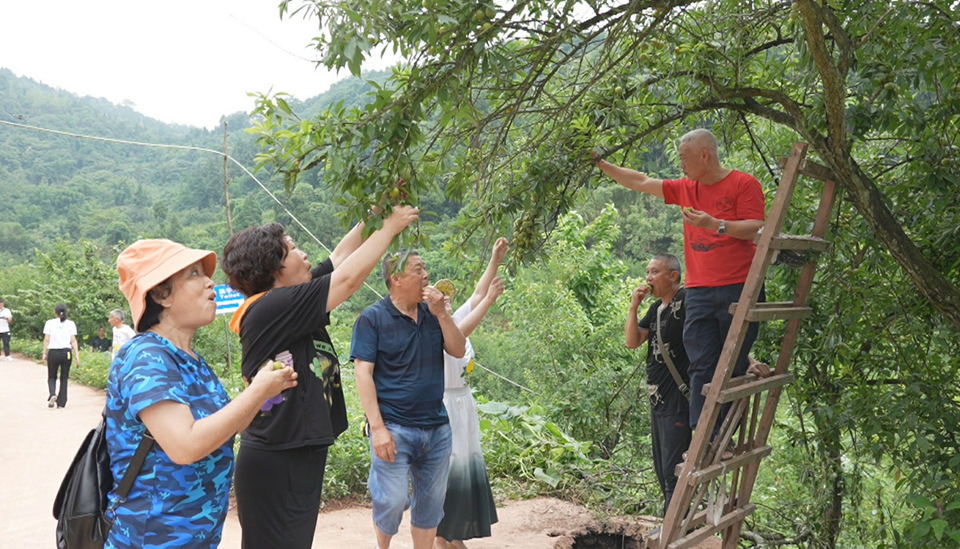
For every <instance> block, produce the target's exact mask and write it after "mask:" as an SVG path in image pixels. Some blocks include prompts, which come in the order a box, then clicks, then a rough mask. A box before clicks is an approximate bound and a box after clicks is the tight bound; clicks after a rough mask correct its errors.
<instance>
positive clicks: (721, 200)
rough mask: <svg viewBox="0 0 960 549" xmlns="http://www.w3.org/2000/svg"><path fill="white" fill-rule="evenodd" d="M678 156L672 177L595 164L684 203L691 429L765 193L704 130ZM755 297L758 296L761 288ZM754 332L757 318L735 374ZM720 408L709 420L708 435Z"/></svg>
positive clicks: (626, 182)
mask: <svg viewBox="0 0 960 549" xmlns="http://www.w3.org/2000/svg"><path fill="white" fill-rule="evenodd" d="M679 156H680V169H681V170H683V173H684V175H686V177H685V178H683V179H676V180H669V179H667V180H664V179H654V178H652V177H649V176H647V175H646V174H643V173H640V172H637V171H635V170H631V169H628V168H621V167H618V166H614V165H613V164H610V163H609V162H607V161H605V160H599V161H597V163H596V166H597V167H598V168H600V169H601V170H603V172H604V173H606V174H607V175H609V176H610V177H612V178H613V179H614V180H616V181H617V183H619V184H621V185H623V186H624V187H626V188H628V189H631V190H634V191H637V192H642V193H647V194H650V195H653V196H656V197H658V198H661V199H663V200H664V202H665V203H667V204H677V205H679V206H681V207H682V208H683V212H682V214H683V247H684V262H685V264H686V270H687V273H686V281H685V282H686V283H685V287H686V289H687V293H686V299H685V303H686V320H685V322H684V329H683V340H684V346H685V348H686V352H687V356H688V357H689V359H690V365H689V369H688V372H689V376H690V427H691V428H696V427H697V423H698V420H699V419H700V413H701V411H702V410H703V405H704V396H703V395H702V394H701V392H702V389H703V386H704V384H706V383H709V382H710V381H711V379H713V374H714V371H715V370H716V368H717V362H718V361H719V359H720V352H721V350H722V349H723V343H724V340H725V339H726V337H727V331H728V330H729V329H730V323H731V321H732V319H733V315H731V314H730V305H731V304H733V303H737V302H738V301H739V300H740V294H741V292H742V291H743V285H744V282H745V281H746V279H747V274H748V273H749V271H750V264H751V262H752V261H753V256H754V253H755V252H756V249H757V246H756V244H754V242H753V239H754V237H755V236H756V234H757V231H758V230H759V229H760V228H761V227H763V223H764V198H763V191H762V189H761V188H760V183H759V182H758V181H757V179H756V178H755V177H753V176H752V175H749V174H747V173H744V172H740V171H737V170H733V169H728V168H724V167H723V166H721V165H720V159H719V157H718V146H717V139H716V137H714V135H713V134H712V133H710V131H708V130H705V129H697V130H693V131H691V132H689V133H687V134H686V135H684V136H683V137H682V138H681V139H680V148H679ZM759 301H764V293H763V291H762V290H761V293H760V298H759ZM758 330H759V326H758V325H757V324H756V323H752V324H751V325H750V327H749V329H748V330H747V333H746V337H745V338H744V341H743V347H742V348H741V350H740V354H739V357H738V360H737V366H736V368H735V369H734V375H735V376H739V375H743V374H744V373H745V372H746V371H747V366H748V363H749V361H748V356H749V353H750V348H751V347H752V346H753V343H754V341H755V340H756V338H757V332H758ZM724 412H725V411H724ZM724 412H721V414H720V417H719V418H718V420H717V422H716V424H715V425H713V426H708V427H709V428H712V429H713V430H714V434H716V430H717V429H718V428H719V426H720V425H721V424H722V423H723V417H724Z"/></svg>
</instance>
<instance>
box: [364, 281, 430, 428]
mask: <svg viewBox="0 0 960 549" xmlns="http://www.w3.org/2000/svg"><path fill="white" fill-rule="evenodd" d="M358 359H359V360H363V361H366V362H372V363H373V382H374V385H375V386H376V388H377V402H378V404H379V405H380V415H381V416H383V421H384V422H388V423H396V424H399V425H405V426H408V427H436V426H438V425H445V424H446V423H447V422H448V420H447V410H446V409H445V408H444V407H443V332H442V331H441V330H440V321H439V320H437V317H435V316H433V314H431V313H430V310H429V309H428V308H427V304H426V303H424V302H420V303H419V304H418V305H417V321H416V322H414V321H413V319H412V318H410V317H408V316H406V315H404V314H403V313H401V312H400V311H399V310H398V309H397V308H396V306H394V304H393V301H391V300H390V296H389V295H388V296H387V297H385V298H383V299H382V300H381V301H380V302H378V303H377V304H375V305H373V306H372V307H369V308H367V309H366V310H365V311H363V312H362V313H360V318H358V319H357V322H356V324H354V325H353V342H352V344H351V348H350V360H358Z"/></svg>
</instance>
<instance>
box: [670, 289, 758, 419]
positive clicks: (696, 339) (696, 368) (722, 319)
mask: <svg viewBox="0 0 960 549" xmlns="http://www.w3.org/2000/svg"><path fill="white" fill-rule="evenodd" d="M742 292H743V284H731V285H729V286H719V287H716V288H687V298H686V300H685V301H686V307H687V318H686V321H685V322H684V324H683V346H684V348H685V349H686V350H687V357H688V358H689V359H690V366H689V368H687V372H688V373H689V374H690V427H691V428H692V429H696V428H697V423H698V422H699V420H700V413H701V412H702V411H703V404H704V402H705V398H704V396H703V395H702V394H700V393H701V391H702V390H703V386H704V385H705V384H707V383H710V382H711V381H712V380H713V374H714V372H715V371H716V370H717V363H718V362H719V361H720V352H721V351H722V350H723V343H724V341H726V339H727V332H729V331H730V324H731V323H732V321H733V315H731V314H730V304H732V303H737V302H738V301H740V294H741V293H742ZM757 301H758V302H762V301H766V291H765V289H764V288H761V289H760V297H759V298H758V299H757ZM759 330H760V326H759V325H758V324H757V323H756V322H751V323H750V325H749V327H748V328H747V333H746V336H745V337H744V338H743V346H742V347H740V354H739V355H738V358H737V364H736V366H735V367H734V369H733V376H734V377H736V376H742V375H743V374H745V373H747V366H748V365H749V363H750V362H749V359H748V358H747V357H748V355H749V354H750V348H751V347H753V342H754V341H756V340H757V333H758V332H759ZM729 408H730V406H729V404H728V405H724V407H723V408H721V410H720V415H719V416H718V418H717V422H716V424H714V425H712V426H708V428H712V429H713V431H714V434H716V432H717V431H718V430H719V428H720V425H721V424H722V423H723V418H724V417H726V415H727V410H728V409H729Z"/></svg>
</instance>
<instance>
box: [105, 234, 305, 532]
mask: <svg viewBox="0 0 960 549" xmlns="http://www.w3.org/2000/svg"><path fill="white" fill-rule="evenodd" d="M216 261H217V259H216V254H214V253H213V252H208V251H202V250H192V249H189V248H186V247H184V246H182V245H180V244H177V243H175V242H171V241H169V240H141V241H138V242H136V243H134V244H133V245H131V246H130V247H129V248H127V249H126V250H124V251H123V252H122V253H121V254H120V256H119V257H118V258H117V270H118V271H119V274H120V290H121V291H122V292H123V294H124V296H126V298H127V300H128V301H129V303H130V310H131V312H132V313H133V319H132V320H133V325H134V327H136V329H137V331H138V332H140V333H139V335H137V336H136V337H134V338H133V339H132V340H131V341H130V342H129V343H128V344H127V345H125V346H124V347H123V348H122V349H121V351H120V353H118V355H117V357H116V358H115V359H114V361H113V364H112V365H111V366H110V375H109V379H108V381H107V411H106V420H107V447H108V449H109V453H110V467H111V469H112V472H113V476H114V483H115V484H114V489H113V490H111V492H110V494H109V496H108V499H109V507H110V511H109V512H108V517H109V518H111V519H112V520H113V526H112V528H111V529H110V533H109V536H108V537H107V541H106V544H105V547H106V548H107V549H111V548H128V547H129V548H133V547H136V548H141V547H142V548H151V547H165V548H166V547H187V548H197V549H199V548H215V547H217V545H219V543H220V533H221V530H222V528H223V522H224V519H225V518H226V514H227V507H228V497H229V492H230V482H231V479H232V477H233V461H234V459H233V439H234V435H235V434H236V433H237V432H239V431H241V430H243V429H244V428H246V426H247V425H248V424H249V423H250V421H251V420H252V419H253V417H254V416H255V415H256V414H257V412H258V411H259V410H260V407H261V406H262V405H263V403H264V401H266V400H267V399H269V398H272V397H274V396H276V395H278V394H280V392H281V391H283V390H284V389H287V388H289V387H293V386H295V385H296V384H297V382H296V377H297V374H296V373H295V372H294V371H293V369H292V368H282V369H273V368H266V369H264V370H262V371H261V372H260V373H259V374H258V375H256V376H255V377H253V379H252V380H251V383H250V386H249V387H248V388H247V389H246V390H245V391H243V392H242V393H241V394H240V395H238V396H237V397H236V398H235V399H234V400H233V402H231V401H230V398H229V397H228V396H227V393H226V391H225V390H224V388H223V386H222V385H221V384H220V381H219V380H218V379H217V377H216V375H215V374H214V373H213V371H212V370H211V369H210V367H209V366H208V365H207V363H206V362H205V361H204V360H203V358H202V357H200V355H198V354H197V353H196V352H195V351H194V350H193V346H192V342H193V336H194V334H195V333H196V331H197V329H199V328H201V327H203V326H206V325H208V324H210V323H211V322H213V319H214V318H215V316H216V302H215V301H214V291H213V282H212V281H211V280H210V276H211V275H212V274H213V272H214V270H215V269H216ZM147 430H149V432H150V434H151V435H152V437H153V438H154V439H155V441H156V443H155V444H154V446H153V448H152V449H151V451H150V453H149V454H148V455H147V458H146V461H145V462H144V464H143V467H142V468H141V469H140V472H139V474H138V475H137V478H136V481H135V482H134V485H133V488H132V489H131V490H130V493H129V495H128V496H127V497H126V499H124V500H123V501H120V500H119V498H118V496H117V495H116V488H117V486H116V483H119V481H120V479H121V478H122V477H123V474H124V472H126V469H127V467H128V466H129V464H130V460H131V458H132V457H133V455H134V452H135V451H136V449H137V446H138V445H139V444H140V441H141V440H142V439H143V437H144V433H145V432H146V431H147Z"/></svg>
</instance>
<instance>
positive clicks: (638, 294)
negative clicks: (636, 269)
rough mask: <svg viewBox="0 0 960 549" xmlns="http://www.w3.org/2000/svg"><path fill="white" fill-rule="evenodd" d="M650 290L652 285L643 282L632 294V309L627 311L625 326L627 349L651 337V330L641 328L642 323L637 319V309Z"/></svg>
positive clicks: (633, 347) (641, 343)
mask: <svg viewBox="0 0 960 549" xmlns="http://www.w3.org/2000/svg"><path fill="white" fill-rule="evenodd" d="M649 292H650V286H648V285H646V284H641V285H639V286H637V287H636V288H634V290H633V292H632V293H631V294H630V296H631V297H630V310H629V311H628V312H627V322H626V324H624V326H623V331H624V336H625V339H626V343H627V349H636V348H637V347H639V346H641V345H643V344H644V342H646V341H647V338H648V337H650V330H642V329H640V323H639V322H638V321H637V310H638V309H639V308H640V303H641V302H642V301H643V298H645V297H647V293H649Z"/></svg>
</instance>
